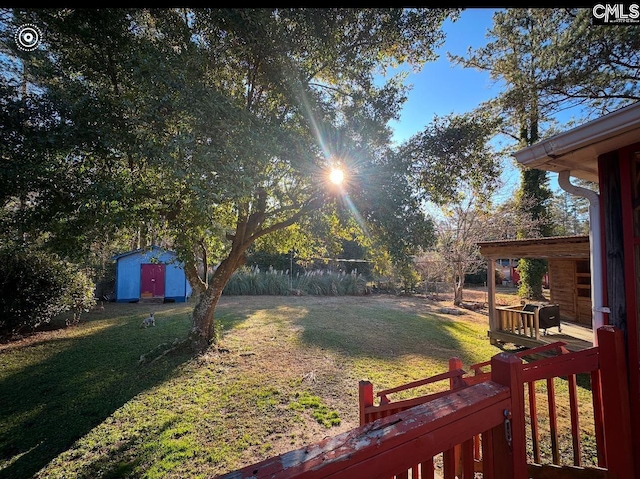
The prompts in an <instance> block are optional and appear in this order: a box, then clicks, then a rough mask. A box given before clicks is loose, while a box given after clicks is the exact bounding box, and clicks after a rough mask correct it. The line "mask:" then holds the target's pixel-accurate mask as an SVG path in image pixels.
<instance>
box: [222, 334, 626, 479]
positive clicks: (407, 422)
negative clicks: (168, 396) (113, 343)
mask: <svg viewBox="0 0 640 479" xmlns="http://www.w3.org/2000/svg"><path fill="white" fill-rule="evenodd" d="M598 344H599V346H598V347H594V348H591V349H588V350H585V351H580V352H578V353H568V352H567V351H566V349H564V348H563V346H562V345H561V344H556V345H552V346H551V345H550V346H546V347H545V348H546V349H545V351H540V350H537V351H536V352H538V353H540V352H549V351H551V350H555V351H556V353H557V354H556V356H554V357H549V358H544V359H538V360H535V361H532V362H530V363H523V361H522V359H521V358H520V357H519V356H524V355H527V354H532V352H533V351H532V350H528V351H523V352H521V353H518V354H508V353H501V354H498V355H496V356H494V357H493V358H492V359H491V361H490V362H486V363H480V364H478V365H474V366H473V367H472V370H473V371H474V374H473V375H466V373H464V371H462V369H461V367H459V366H460V362H459V360H456V359H454V360H452V361H451V362H450V370H449V371H448V372H446V373H443V374H440V375H437V376H434V377H432V378H428V379H424V380H421V381H415V382H413V383H409V384H407V385H404V386H400V387H397V388H393V389H387V390H385V391H380V392H379V393H378V396H379V397H380V399H381V400H380V404H379V405H377V406H376V405H374V404H373V386H372V385H371V383H368V382H362V383H361V389H360V418H361V425H360V427H358V428H355V429H352V430H351V431H348V432H346V433H343V434H340V435H338V436H335V437H332V438H328V439H325V440H324V441H321V442H318V443H316V444H312V445H309V446H306V447H304V448H301V449H298V450H295V451H290V452H288V453H286V454H282V455H280V456H276V457H272V458H269V459H266V460H264V461H261V462H259V463H256V464H253V465H250V466H247V467H245V468H242V469H240V470H238V471H235V472H232V473H229V474H227V475H225V476H222V477H223V478H224V479H232V478H233V479H241V478H267V477H269V478H274V479H276V478H277V479H293V478H305V479H306V478H309V479H313V478H318V479H319V478H329V477H330V478H345V479H346V478H349V479H353V478H361V477H362V478H365V477H366V478H392V477H396V478H409V477H411V478H418V477H420V478H422V479H427V478H433V477H434V475H435V474H434V458H435V457H439V456H440V455H441V456H440V457H442V460H443V470H442V472H443V474H444V477H445V479H450V478H454V477H456V476H457V477H458V478H459V479H472V478H473V477H474V473H475V472H476V470H478V469H479V470H481V471H482V477H483V479H507V478H508V479H525V478H529V477H532V478H543V477H544V478H551V477H553V478H562V477H571V478H581V477H584V478H603V479H605V478H609V479H610V478H618V479H625V478H632V477H633V458H632V455H631V430H630V423H629V419H628V418H629V399H628V390H627V379H626V367H627V366H626V357H625V350H624V339H623V336H622V332H621V331H619V330H615V329H614V328H611V327H608V326H605V327H603V328H600V329H599V330H598ZM488 366H490V369H491V371H489V372H488V371H486V370H485V369H484V368H486V367H488ZM578 374H588V375H589V377H590V379H591V391H592V404H593V417H594V429H595V436H596V438H595V439H596V441H595V442H596V447H597V457H598V459H597V462H598V466H593V467H592V466H589V467H587V466H584V465H583V458H582V453H581V442H580V437H581V436H580V430H581V425H580V419H581V412H580V410H579V409H578V405H579V401H578V398H577V377H576V375H578ZM557 377H563V378H564V377H566V378H567V383H568V391H569V392H568V395H569V400H568V404H569V417H570V423H571V427H570V429H571V437H572V447H573V464H569V465H564V464H561V463H560V446H559V443H558V433H559V431H558V424H557V420H556V418H557V409H556V403H557V397H556V392H555V387H554V385H553V384H554V378H557ZM446 380H448V381H449V385H448V387H449V390H445V391H438V392H436V393H431V394H427V395H423V396H419V397H417V398H411V399H403V400H399V401H395V402H392V401H390V400H389V398H388V396H389V395H391V394H394V393H397V392H400V391H406V390H409V389H414V388H417V387H421V386H425V385H428V384H434V383H436V382H439V381H446ZM537 381H546V384H547V406H548V411H549V414H548V416H549V428H550V431H549V436H550V440H551V450H552V454H551V456H552V462H551V463H549V464H542V463H541V454H540V440H541V434H540V427H539V424H538V419H539V415H538V410H539V407H538V406H539V405H538V398H537V395H536V394H535V389H536V382H537ZM525 385H526V389H527V394H525ZM527 396H528V397H527ZM527 406H528V408H527ZM527 409H528V416H529V418H530V422H529V425H530V428H529V429H530V431H531V436H530V443H531V449H532V453H531V454H532V456H533V460H532V461H529V464H527V421H526V417H527Z"/></svg>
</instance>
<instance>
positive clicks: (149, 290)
mask: <svg viewBox="0 0 640 479" xmlns="http://www.w3.org/2000/svg"><path fill="white" fill-rule="evenodd" d="M113 259H114V260H115V261H116V288H115V293H116V301H117V302H120V303H129V302H134V301H140V300H141V299H142V300H145V299H148V300H152V299H153V300H163V301H175V302H185V301H186V300H187V298H188V297H189V296H190V295H191V286H190V285H189V282H188V281H187V278H186V275H185V273H184V269H183V265H182V264H181V263H180V262H179V261H178V259H177V257H176V253H175V252H173V251H169V250H166V249H163V248H161V247H159V246H151V247H149V248H141V249H137V250H134V251H129V252H127V253H122V254H119V255H117V256H114V257H113Z"/></svg>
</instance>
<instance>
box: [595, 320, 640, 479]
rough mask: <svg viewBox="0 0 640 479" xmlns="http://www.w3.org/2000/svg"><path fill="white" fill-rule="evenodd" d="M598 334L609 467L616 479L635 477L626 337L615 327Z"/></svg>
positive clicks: (604, 329)
mask: <svg viewBox="0 0 640 479" xmlns="http://www.w3.org/2000/svg"><path fill="white" fill-rule="evenodd" d="M597 334H598V350H599V356H600V373H601V374H600V381H601V383H602V402H603V403H604V405H605V407H604V436H605V448H606V457H607V468H608V469H609V471H610V472H611V473H612V474H614V475H615V477H620V478H623V477H635V476H634V474H635V473H634V465H633V448H632V444H631V421H630V420H629V418H630V417H631V416H630V406H629V386H628V382H627V381H628V379H627V356H626V350H625V344H624V336H623V333H622V331H621V330H619V329H617V328H614V327H613V326H603V327H601V328H599V329H598V331H597Z"/></svg>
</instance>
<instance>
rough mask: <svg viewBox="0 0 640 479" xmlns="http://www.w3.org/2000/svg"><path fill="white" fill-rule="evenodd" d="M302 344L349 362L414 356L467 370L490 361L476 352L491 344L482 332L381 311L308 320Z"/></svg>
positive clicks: (430, 318)
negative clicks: (457, 363)
mask: <svg viewBox="0 0 640 479" xmlns="http://www.w3.org/2000/svg"><path fill="white" fill-rule="evenodd" d="M298 323H299V324H300V325H301V326H303V327H304V330H303V332H302V336H301V339H302V340H303V341H304V342H305V343H307V344H311V345H316V346H319V347H321V348H327V349H332V350H337V351H339V352H340V353H341V354H344V355H347V356H351V357H365V356H367V357H373V358H377V359H394V358H397V357H399V356H403V355H416V356H424V357H429V358H434V359H437V360H445V361H446V360H448V359H449V358H450V357H454V356H455V357H459V358H460V359H461V360H462V361H463V363H464V364H472V363H475V362H478V361H485V360H488V359H490V357H491V355H492V354H489V355H488V356H487V357H484V356H482V355H481V353H478V352H477V351H476V349H477V348H475V347H474V345H473V343H472V342H473V341H475V340H478V343H477V344H480V341H487V351H491V350H493V349H495V350H496V351H495V352H493V354H497V352H499V350H498V349H497V348H492V347H490V346H489V344H488V340H486V339H485V338H486V331H485V330H484V329H482V328H477V327H474V326H470V325H469V324H467V323H465V322H463V321H459V320H455V319H449V318H446V317H442V316H439V315H436V314H431V313H418V312H403V311H399V310H382V309H380V310H378V311H375V312H373V314H371V315H370V316H353V317H348V316H346V315H344V314H339V313H336V314H332V315H326V316H324V317H323V318H322V319H321V320H319V318H317V317H315V316H314V317H309V316H307V317H304V318H302V319H301V320H299V321H298Z"/></svg>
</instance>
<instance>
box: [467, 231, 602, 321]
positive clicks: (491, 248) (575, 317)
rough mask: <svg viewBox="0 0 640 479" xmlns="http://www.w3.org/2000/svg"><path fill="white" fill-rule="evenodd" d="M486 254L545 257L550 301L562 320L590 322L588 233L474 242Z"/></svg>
mask: <svg viewBox="0 0 640 479" xmlns="http://www.w3.org/2000/svg"><path fill="white" fill-rule="evenodd" d="M478 246H479V247H480V253H481V254H482V255H483V256H484V257H486V258H492V259H498V258H503V257H505V255H506V256H507V257H517V258H541V259H546V260H547V261H548V265H549V270H548V281H549V284H548V286H549V296H550V301H551V302H552V303H555V304H559V305H560V316H561V317H562V319H563V320H568V321H575V322H577V323H580V324H584V325H586V326H591V268H590V266H589V236H586V235H584V236H556V237H547V238H532V239H521V240H505V241H488V242H482V243H478Z"/></svg>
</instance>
